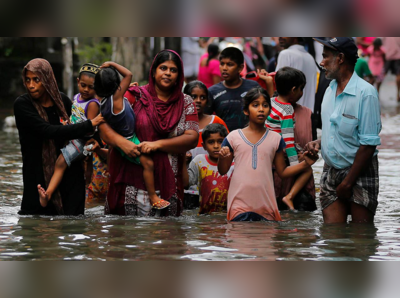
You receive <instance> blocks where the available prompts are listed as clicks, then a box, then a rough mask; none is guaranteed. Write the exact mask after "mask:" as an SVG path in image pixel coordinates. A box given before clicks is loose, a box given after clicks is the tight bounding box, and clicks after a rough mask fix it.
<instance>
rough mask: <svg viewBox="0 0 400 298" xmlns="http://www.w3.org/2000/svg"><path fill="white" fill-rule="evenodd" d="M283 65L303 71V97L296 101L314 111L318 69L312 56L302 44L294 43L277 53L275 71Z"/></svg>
mask: <svg viewBox="0 0 400 298" xmlns="http://www.w3.org/2000/svg"><path fill="white" fill-rule="evenodd" d="M285 66H290V67H293V68H296V69H298V70H301V71H302V72H304V74H305V76H306V79H307V84H306V86H305V87H304V94H303V97H302V98H300V100H299V102H298V103H299V104H301V105H302V106H305V107H307V108H309V109H310V110H311V111H312V112H313V113H314V103H315V92H316V90H317V71H318V68H317V65H316V64H315V61H314V58H313V57H312V56H311V55H310V54H309V53H308V52H307V51H306V49H305V48H304V46H302V45H299V44H295V45H292V46H290V47H289V48H288V49H286V50H283V51H282V52H280V54H279V57H278V64H277V65H276V71H278V70H279V69H281V68H283V67H285Z"/></svg>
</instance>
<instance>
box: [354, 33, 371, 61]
mask: <svg viewBox="0 0 400 298" xmlns="http://www.w3.org/2000/svg"><path fill="white" fill-rule="evenodd" d="M374 40H375V37H356V44H357V47H358V48H359V49H360V50H361V53H360V54H361V57H367V56H368V48H369V47H370V46H371V45H372V43H373V42H374Z"/></svg>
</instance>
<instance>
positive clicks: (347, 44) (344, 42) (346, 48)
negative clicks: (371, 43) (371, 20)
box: [313, 37, 358, 59]
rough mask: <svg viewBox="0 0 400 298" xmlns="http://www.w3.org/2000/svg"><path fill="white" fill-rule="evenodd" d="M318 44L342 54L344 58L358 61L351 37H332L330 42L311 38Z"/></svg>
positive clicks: (355, 47) (356, 50)
mask: <svg viewBox="0 0 400 298" xmlns="http://www.w3.org/2000/svg"><path fill="white" fill-rule="evenodd" d="M313 39H314V40H316V41H318V42H319V43H321V44H323V45H324V46H327V47H329V48H331V49H334V50H335V51H338V52H340V53H343V54H344V55H345V56H346V57H349V58H354V59H358V47H357V45H356V43H355V42H354V39H352V38H351V37H333V38H332V39H330V40H324V39H321V38H313Z"/></svg>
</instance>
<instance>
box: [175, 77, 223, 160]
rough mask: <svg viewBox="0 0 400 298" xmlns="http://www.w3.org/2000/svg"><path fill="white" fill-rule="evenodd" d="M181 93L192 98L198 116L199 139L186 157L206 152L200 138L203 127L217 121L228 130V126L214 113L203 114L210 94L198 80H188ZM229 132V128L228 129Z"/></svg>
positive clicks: (193, 156)
mask: <svg viewBox="0 0 400 298" xmlns="http://www.w3.org/2000/svg"><path fill="white" fill-rule="evenodd" d="M183 93H184V94H186V95H189V96H191V97H192V98H193V101H194V103H195V105H196V109H197V115H198V117H199V141H198V143H197V147H196V148H194V149H192V150H190V153H189V154H190V155H189V156H188V155H187V157H191V158H195V157H196V156H197V155H199V154H206V153H207V151H206V150H205V148H204V146H203V139H202V133H203V129H204V128H205V127H206V126H207V125H209V124H213V123H219V124H222V125H223V126H225V128H226V129H227V130H228V127H227V126H226V124H225V122H224V121H223V120H222V119H221V118H219V117H218V116H216V115H207V114H204V110H205V108H206V107H207V105H208V103H209V99H210V95H209V93H208V89H207V87H206V86H205V85H204V84H203V83H202V82H200V81H193V82H190V83H189V84H187V85H186V86H185V89H184V90H183ZM228 133H229V130H228Z"/></svg>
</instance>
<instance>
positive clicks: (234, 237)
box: [0, 79, 400, 261]
mask: <svg viewBox="0 0 400 298" xmlns="http://www.w3.org/2000/svg"><path fill="white" fill-rule="evenodd" d="M382 88H383V90H382V94H383V95H387V96H385V98H382V99H381V102H382V120H383V130H382V134H381V137H382V146H380V147H379V150H380V154H379V163H380V195H379V207H378V211H377V215H376V218H375V224H374V225H356V224H348V225H339V226H337V225H324V224H323V221H322V214H321V211H320V209H319V210H318V211H316V212H313V213H307V212H298V213H292V212H283V213H282V218H283V220H284V221H283V222H282V223H234V224H230V223H227V221H226V218H225V216H224V215H213V216H197V213H196V210H194V211H185V213H184V215H183V216H182V217H180V218H162V219H161V218H135V217H119V216H104V215H103V206H93V207H91V208H88V209H87V210H86V215H85V216H82V217H73V218H68V217H65V218H58V217H38V216H34V217H33V216H19V215H17V212H18V210H19V207H20V203H21V198H22V189H23V184H22V160H21V153H20V147H19V142H18V133H17V132H16V131H15V130H12V129H11V130H8V129H7V130H0V260H338V261H339V260H340V261H342V260H400V178H399V177H400V149H399V145H398V144H399V143H400V128H399V127H400V114H399V109H398V105H397V103H396V101H395V98H394V96H391V95H390V94H392V93H394V92H395V91H394V88H395V87H394V81H393V79H391V80H387V82H386V84H385V85H383V87H382ZM3 113H4V111H3ZM0 119H3V117H0ZM322 166H323V161H322V160H321V159H320V160H319V161H318V162H317V163H316V164H315V165H314V167H313V168H314V175H315V179H316V186H317V190H318V191H319V179H320V175H321V171H322ZM318 206H319V205H318Z"/></svg>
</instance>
